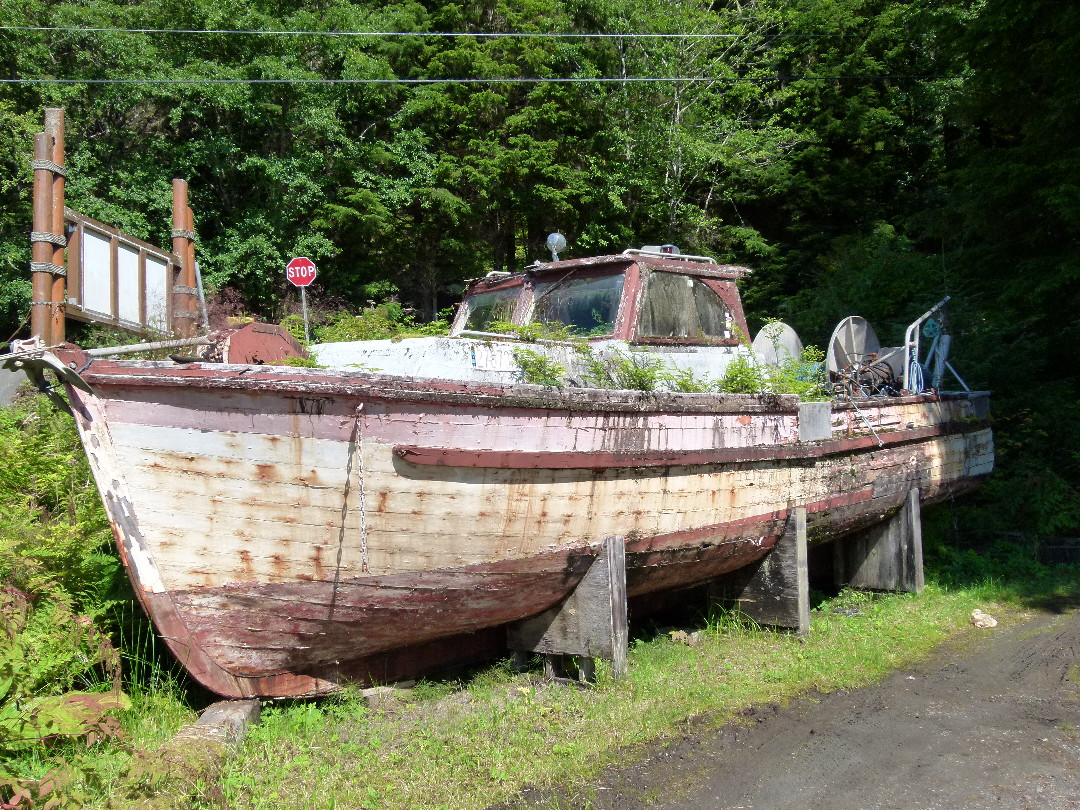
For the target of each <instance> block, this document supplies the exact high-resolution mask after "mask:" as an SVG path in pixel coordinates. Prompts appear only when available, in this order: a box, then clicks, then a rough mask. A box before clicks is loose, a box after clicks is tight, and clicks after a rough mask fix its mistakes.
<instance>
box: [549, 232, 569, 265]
mask: <svg viewBox="0 0 1080 810" xmlns="http://www.w3.org/2000/svg"><path fill="white" fill-rule="evenodd" d="M547 246H548V250H550V251H551V260H552V261H553V262H557V261H558V260H559V251H560V250H562V249H563V248H565V247H566V237H565V236H563V235H562V234H561V233H559V232H558V231H556V232H555V233H549V234H548V238H547Z"/></svg>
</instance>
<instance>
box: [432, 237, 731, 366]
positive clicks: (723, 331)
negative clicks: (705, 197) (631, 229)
mask: <svg viewBox="0 0 1080 810" xmlns="http://www.w3.org/2000/svg"><path fill="white" fill-rule="evenodd" d="M747 273H749V270H747V269H746V268H743V267H734V266H730V265H720V264H716V263H715V262H713V261H712V260H711V259H708V258H706V257H691V256H687V257H684V256H680V255H678V254H674V255H672V254H664V253H659V252H651V251H647V249H643V250H635V251H626V252H625V253H623V254H621V255H616V256H600V257H597V258H592V259H575V260H570V261H559V262H551V263H548V264H536V265H534V266H532V267H530V268H528V269H527V270H526V271H525V272H523V273H515V274H509V273H491V274H489V275H488V276H487V277H486V278H484V279H481V280H479V281H475V282H473V283H472V284H471V285H470V286H469V287H468V288H467V290H466V297H465V300H464V302H463V303H462V305H461V307H460V308H459V310H458V314H457V317H456V318H455V320H454V326H453V329H452V330H451V333H450V334H451V336H453V337H487V338H492V337H498V338H506V337H507V334H506V333H507V332H508V331H510V332H511V333H512V331H513V330H510V329H508V326H509V325H514V326H519V327H520V326H527V325H530V324H541V325H545V326H553V327H556V328H557V329H558V331H559V332H561V333H563V334H569V336H570V337H573V338H585V339H587V340H620V341H625V342H627V343H631V344H639V345H648V344H657V345H663V344H676V343H677V344H680V345H704V346H735V345H738V344H740V343H745V342H746V338H745V335H746V334H747V328H746V319H745V317H744V315H743V310H742V303H741V301H740V299H739V292H738V290H737V289H736V286H735V282H736V281H737V280H738V279H739V278H741V277H743V276H744V275H746V274H747Z"/></svg>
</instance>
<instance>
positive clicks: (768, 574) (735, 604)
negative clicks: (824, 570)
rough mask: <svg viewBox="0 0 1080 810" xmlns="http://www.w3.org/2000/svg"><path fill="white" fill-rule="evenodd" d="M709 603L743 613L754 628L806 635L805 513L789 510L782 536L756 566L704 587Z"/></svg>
mask: <svg viewBox="0 0 1080 810" xmlns="http://www.w3.org/2000/svg"><path fill="white" fill-rule="evenodd" d="M708 594H709V601H710V602H712V603H716V604H721V605H724V606H725V607H730V608H735V609H737V610H739V611H741V612H742V613H745V614H746V615H747V616H749V617H750V618H751V619H753V620H754V621H755V622H757V623H758V624H764V625H769V626H772V627H781V628H784V629H786V630H793V631H795V633H797V634H798V635H800V636H803V635H806V634H807V633H809V632H810V577H809V573H808V569H807V564H806V509H805V508H803V507H798V508H796V509H793V510H791V514H790V515H789V516H788V521H787V526H786V528H785V529H784V534H783V535H782V536H781V537H780V540H779V541H778V542H777V544H776V545H775V546H773V548H772V550H771V551H770V552H769V553H768V554H766V555H765V556H764V557H762V558H761V559H760V560H759V561H758V562H756V563H754V564H752V565H748V566H745V567H743V568H740V569H739V570H737V571H733V572H732V573H730V574H726V575H725V576H722V577H717V578H716V579H715V580H712V581H711V582H709V584H708Z"/></svg>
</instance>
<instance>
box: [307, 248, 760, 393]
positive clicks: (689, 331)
mask: <svg viewBox="0 0 1080 810" xmlns="http://www.w3.org/2000/svg"><path fill="white" fill-rule="evenodd" d="M749 272H750V271H749V270H748V269H746V268H744V267H735V266H732V265H722V264H717V263H716V262H715V261H713V260H712V259H709V258H708V257H704V256H683V255H679V254H678V253H666V252H662V249H661V248H655V249H651V248H643V249H641V250H627V251H625V252H624V253H621V254H618V255H614V256H598V257H594V258H587V259H571V260H569V261H553V262H549V263H546V264H541V263H537V264H534V265H533V266H531V267H528V268H526V269H525V270H524V271H523V272H521V273H489V274H488V275H487V276H486V277H485V278H483V279H479V280H477V281H473V282H472V283H470V284H469V286H468V287H467V288H466V294H465V300H464V301H463V302H462V304H461V306H460V307H459V308H458V312H457V316H456V317H455V319H454V324H453V327H452V328H451V331H450V336H449V337H443V338H411V339H409V340H402V341H389V340H369V341H357V342H351V343H324V344H317V345H315V346H312V347H311V353H312V355H313V356H314V357H315V358H316V360H317V361H318V362H319V364H320V365H323V366H326V367H328V368H341V369H349V368H356V369H362V370H366V371H372V372H376V373H380V374H389V375H396V376H408V377H414V378H421V379H445V380H460V381H469V382H500V383H509V384H512V383H515V382H520V381H521V380H522V373H521V367H520V365H519V362H518V359H519V358H518V355H517V353H518V352H519V351H520V349H522V348H524V347H523V345H522V344H523V343H525V342H528V343H529V346H530V347H531V350H533V351H540V352H543V353H544V354H546V355H547V357H548V358H549V359H550V360H552V361H553V362H555V363H559V364H560V365H563V366H565V367H567V368H572V367H574V366H575V363H577V362H578V358H577V357H576V354H577V353H576V351H575V349H574V348H573V346H572V345H571V344H570V342H569V341H571V340H572V341H575V342H576V341H579V340H581V339H584V340H586V341H588V342H589V343H590V344H592V345H593V346H594V347H596V348H597V349H598V350H599V351H601V352H606V351H616V352H618V351H620V350H622V349H630V348H632V349H633V350H634V351H644V352H648V353H652V354H655V355H656V356H658V357H659V358H660V359H661V362H662V363H663V365H664V366H665V367H667V368H668V369H669V370H672V371H675V370H684V371H689V372H693V373H695V374H704V375H718V374H721V373H722V372H723V369H724V368H725V367H726V365H727V363H728V362H729V361H730V360H731V358H732V357H734V356H735V355H736V354H738V353H740V352H745V351H747V349H746V348H744V347H746V346H747V344H748V341H747V338H746V334H747V328H746V318H745V316H744V315H743V309H742V302H741V301H740V299H739V292H738V289H737V288H736V286H735V284H736V281H737V280H738V279H740V278H742V277H743V276H745V275H747V274H748V273H749ZM529 326H538V327H539V328H538V329H535V330H531V331H528V334H523V333H525V332H526V331H527V327H529ZM571 377H573V375H571ZM570 384H574V382H573V379H571V381H570Z"/></svg>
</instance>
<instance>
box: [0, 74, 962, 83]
mask: <svg viewBox="0 0 1080 810" xmlns="http://www.w3.org/2000/svg"><path fill="white" fill-rule="evenodd" d="M960 78H963V77H962V76H954V75H949V74H914V75H876V76H773V77H770V78H767V79H747V78H730V79H728V78H716V77H710V76H622V77H603V76H602V77H578V76H567V77H559V78H551V79H544V78H537V77H524V78H496V79H471V78H459V79H53V78H40V79H24V78H11V79H9V78H0V84H31V85H40V84H46V85H47V84H135V85H138V84H160V85H193V84H403V85H421V84H635V83H641V82H692V83H697V82H713V83H721V84H766V83H771V82H776V81H787V82H795V81H801V82H817V81H838V82H843V81H884V80H901V79H911V80H916V81H929V80H932V79H960Z"/></svg>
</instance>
